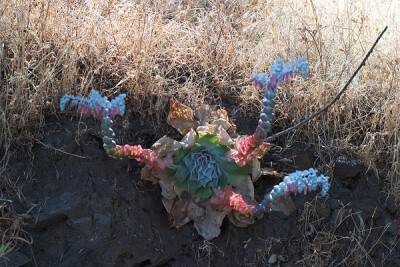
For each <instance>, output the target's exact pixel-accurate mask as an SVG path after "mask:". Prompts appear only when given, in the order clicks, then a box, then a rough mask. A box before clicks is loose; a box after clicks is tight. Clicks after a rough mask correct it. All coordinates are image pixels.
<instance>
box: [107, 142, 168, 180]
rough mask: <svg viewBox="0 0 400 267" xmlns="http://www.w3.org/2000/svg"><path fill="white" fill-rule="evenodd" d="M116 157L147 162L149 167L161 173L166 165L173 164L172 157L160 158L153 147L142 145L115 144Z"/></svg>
mask: <svg viewBox="0 0 400 267" xmlns="http://www.w3.org/2000/svg"><path fill="white" fill-rule="evenodd" d="M113 156H115V157H118V158H122V157H123V156H125V157H128V158H130V159H134V160H137V161H139V162H143V163H145V164H146V167H147V168H148V169H153V170H154V172H155V173H161V172H163V171H164V169H165V168H166V167H169V166H171V165H172V158H171V157H166V158H165V159H160V158H159V156H158V153H157V152H156V151H154V150H151V149H143V148H142V147H141V146H140V145H138V146H130V145H124V146H120V145H116V146H115V153H114V155H113Z"/></svg>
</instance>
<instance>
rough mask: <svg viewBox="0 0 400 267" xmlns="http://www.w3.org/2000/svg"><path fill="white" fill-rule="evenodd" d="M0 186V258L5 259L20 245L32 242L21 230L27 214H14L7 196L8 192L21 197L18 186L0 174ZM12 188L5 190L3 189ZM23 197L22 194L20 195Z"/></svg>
mask: <svg viewBox="0 0 400 267" xmlns="http://www.w3.org/2000/svg"><path fill="white" fill-rule="evenodd" d="M0 186H1V188H2V191H1V195H0V237H1V243H0V259H7V257H8V255H9V254H11V253H12V252H13V251H15V250H18V249H19V248H20V247H21V246H22V245H24V244H28V245H31V244H32V239H31V237H30V235H29V234H28V233H27V232H26V231H25V230H23V224H24V220H25V219H29V218H30V216H29V215H27V214H16V213H15V212H14V210H13V208H12V201H11V200H9V199H8V197H7V196H9V195H10V194H12V195H14V196H15V197H16V198H18V197H21V196H22V195H21V193H20V191H19V190H18V187H16V185H15V184H14V183H12V182H11V181H10V180H9V179H7V178H5V177H4V176H1V175H0ZM5 188H7V189H10V188H12V189H13V190H12V191H11V190H7V191H5V190H4V189H5ZM22 197H23V196H22Z"/></svg>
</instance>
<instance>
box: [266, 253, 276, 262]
mask: <svg viewBox="0 0 400 267" xmlns="http://www.w3.org/2000/svg"><path fill="white" fill-rule="evenodd" d="M277 261H278V255H276V254H272V255H271V256H270V257H269V259H268V263H269V264H274V263H276V262H277Z"/></svg>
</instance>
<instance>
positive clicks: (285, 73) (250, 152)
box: [228, 57, 308, 166]
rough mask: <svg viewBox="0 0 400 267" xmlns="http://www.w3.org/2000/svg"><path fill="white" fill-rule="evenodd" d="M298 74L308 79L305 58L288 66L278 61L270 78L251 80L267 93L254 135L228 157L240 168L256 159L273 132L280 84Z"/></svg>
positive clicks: (242, 141) (272, 69)
mask: <svg viewBox="0 0 400 267" xmlns="http://www.w3.org/2000/svg"><path fill="white" fill-rule="evenodd" d="M298 72H301V74H302V76H303V78H304V79H305V78H306V77H307V73H308V63H307V61H306V58H305V57H300V58H299V59H298V60H297V61H293V62H288V63H286V65H283V59H277V60H276V62H275V64H274V65H272V67H271V69H270V71H269V73H270V76H269V78H267V76H266V75H265V74H256V75H255V76H254V77H253V78H251V79H250V81H251V82H253V83H254V86H255V87H259V88H263V87H265V90H266V92H265V95H264V99H263V101H262V103H263V106H264V108H263V110H262V112H261V115H260V119H259V121H258V126H257V128H256V130H255V132H254V134H253V135H251V136H248V137H246V138H244V139H241V140H240V141H239V142H238V143H237V144H236V150H232V151H230V152H229V155H228V157H230V158H231V159H233V160H235V162H236V163H237V164H238V165H239V166H243V165H244V164H246V162H247V161H249V160H251V159H252V158H253V157H254V153H255V150H256V149H257V148H258V147H260V146H261V144H262V143H263V142H264V139H265V138H267V136H268V132H269V131H271V121H272V120H273V118H274V116H275V114H274V113H273V112H272V110H273V108H274V106H275V100H274V98H275V96H276V92H277V84H278V82H282V81H285V80H288V79H290V78H293V76H294V75H295V74H297V73H298Z"/></svg>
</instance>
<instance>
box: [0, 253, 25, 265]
mask: <svg viewBox="0 0 400 267" xmlns="http://www.w3.org/2000/svg"><path fill="white" fill-rule="evenodd" d="M30 261H31V260H30V259H29V258H28V256H26V255H25V254H22V253H20V252H18V251H16V252H13V253H11V254H10V256H8V257H7V259H2V260H0V267H3V266H4V267H6V266H7V267H19V266H23V265H25V264H28V263H29V262H30Z"/></svg>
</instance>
